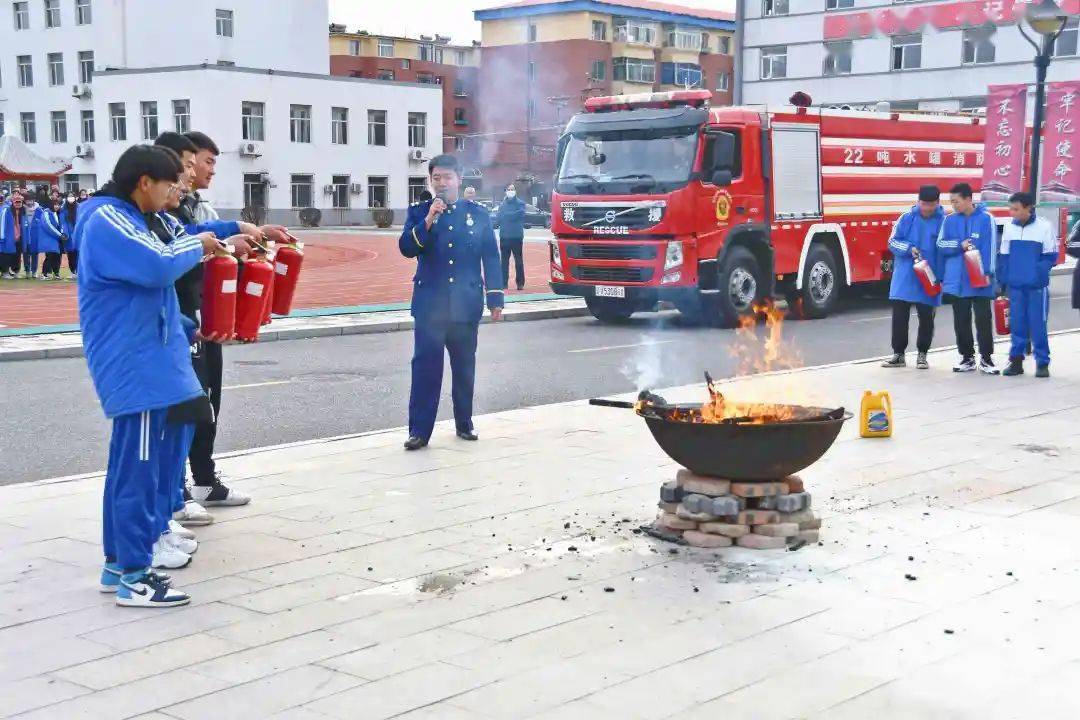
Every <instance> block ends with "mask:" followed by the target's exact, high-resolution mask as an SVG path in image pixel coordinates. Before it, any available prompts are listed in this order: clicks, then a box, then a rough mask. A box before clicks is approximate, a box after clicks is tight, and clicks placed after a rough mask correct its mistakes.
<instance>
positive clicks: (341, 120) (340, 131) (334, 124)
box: [330, 107, 349, 145]
mask: <svg viewBox="0 0 1080 720" xmlns="http://www.w3.org/2000/svg"><path fill="white" fill-rule="evenodd" d="M330 142H331V143H333V144H334V145H348V144H349V108H343V107H336V108H330Z"/></svg>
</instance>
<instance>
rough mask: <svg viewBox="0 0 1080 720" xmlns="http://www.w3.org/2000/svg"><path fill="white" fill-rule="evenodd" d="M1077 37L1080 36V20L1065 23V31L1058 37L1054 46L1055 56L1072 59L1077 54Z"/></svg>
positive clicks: (1075, 19)
mask: <svg viewBox="0 0 1080 720" xmlns="http://www.w3.org/2000/svg"><path fill="white" fill-rule="evenodd" d="M1077 35H1080V19H1078V18H1071V19H1069V20H1066V21H1065V29H1064V30H1062V31H1061V34H1060V35H1058V39H1057V42H1056V43H1055V44H1054V55H1056V56H1058V57H1071V56H1073V55H1075V54H1076V49H1077Z"/></svg>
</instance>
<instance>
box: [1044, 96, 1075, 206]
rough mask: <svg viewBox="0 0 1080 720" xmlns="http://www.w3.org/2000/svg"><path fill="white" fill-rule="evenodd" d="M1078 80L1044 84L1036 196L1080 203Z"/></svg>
mask: <svg viewBox="0 0 1080 720" xmlns="http://www.w3.org/2000/svg"><path fill="white" fill-rule="evenodd" d="M1078 138H1080V80H1070V81H1067V82H1056V83H1050V84H1049V85H1047V86H1046V124H1045V125H1043V141H1042V171H1041V176H1040V178H1039V199H1040V200H1042V201H1044V202H1080V144H1078V143H1077V139H1078Z"/></svg>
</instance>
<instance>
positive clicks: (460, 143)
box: [454, 135, 465, 152]
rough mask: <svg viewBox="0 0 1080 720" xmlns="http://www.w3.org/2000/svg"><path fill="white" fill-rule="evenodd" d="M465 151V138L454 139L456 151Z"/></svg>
mask: <svg viewBox="0 0 1080 720" xmlns="http://www.w3.org/2000/svg"><path fill="white" fill-rule="evenodd" d="M464 150H465V136H464V135H458V136H456V137H455V138H454V151H455V152H462V151H464Z"/></svg>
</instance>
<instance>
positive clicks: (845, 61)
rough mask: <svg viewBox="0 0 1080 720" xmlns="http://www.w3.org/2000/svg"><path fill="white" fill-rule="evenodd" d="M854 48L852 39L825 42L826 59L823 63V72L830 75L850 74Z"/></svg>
mask: <svg viewBox="0 0 1080 720" xmlns="http://www.w3.org/2000/svg"><path fill="white" fill-rule="evenodd" d="M852 48H853V44H852V42H851V41H850V40H839V41H837V42H827V43H825V61H824V64H823V65H822V73H823V74H824V75H826V76H829V77H833V76H836V75H850V74H851V54H852V52H853V49H852Z"/></svg>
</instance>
